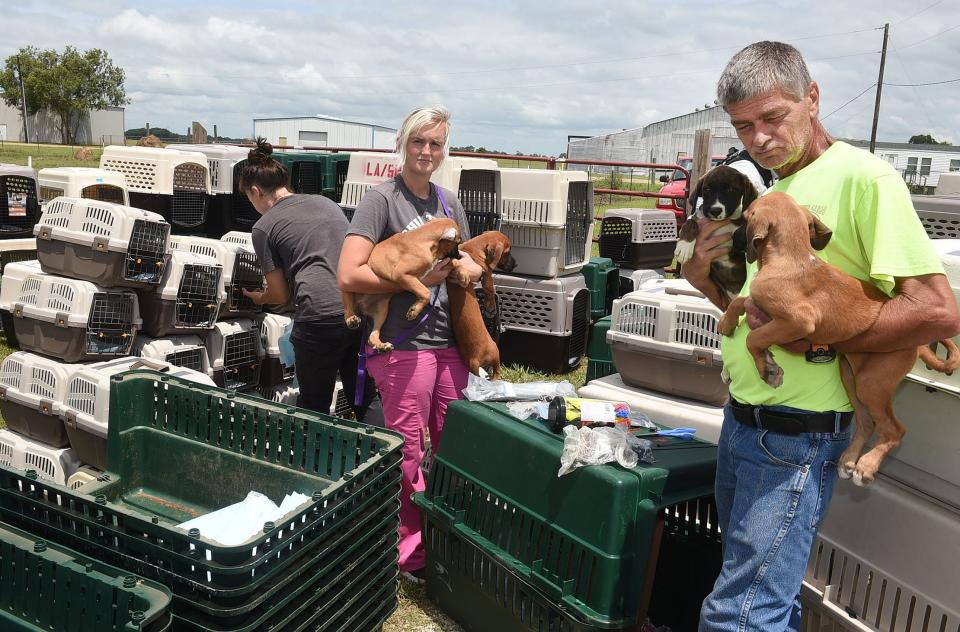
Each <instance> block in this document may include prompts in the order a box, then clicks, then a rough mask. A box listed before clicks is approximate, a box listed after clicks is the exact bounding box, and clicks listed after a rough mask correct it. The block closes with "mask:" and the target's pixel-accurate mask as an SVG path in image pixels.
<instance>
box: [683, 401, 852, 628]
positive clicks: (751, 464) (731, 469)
mask: <svg viewBox="0 0 960 632" xmlns="http://www.w3.org/2000/svg"><path fill="white" fill-rule="evenodd" d="M770 409H771V410H780V411H785V412H804V411H796V409H791V408H786V407H775V406H771V407H770ZM852 429H853V428H852V424H851V425H850V426H848V427H847V428H846V429H845V430H844V431H843V432H838V433H831V432H825V433H803V434H799V435H792V436H791V435H783V434H776V433H773V432H769V431H766V430H760V429H758V428H751V427H749V426H745V425H742V424H740V423H738V422H737V421H736V420H735V419H734V418H733V415H732V414H731V410H730V406H729V404H728V405H727V406H726V407H725V408H724V414H723V428H722V430H721V432H720V442H719V450H718V454H717V483H716V502H717V513H718V515H719V522H720V525H719V526H720V534H721V537H722V539H723V567H722V569H721V571H720V576H719V577H718V578H717V581H716V583H715V584H714V587H713V592H711V593H710V595H708V596H707V598H706V599H705V600H704V602H703V608H702V610H701V612H700V630H701V632H708V631H709V632H733V631H737V632H779V631H781V630H799V629H800V600H799V594H800V585H801V583H802V582H803V576H804V574H805V572H806V568H807V560H808V558H809V557H810V549H811V547H812V546H813V541H814V538H815V536H816V533H817V529H818V528H819V526H820V522H821V520H822V519H823V515H824V513H825V512H826V509H827V505H828V504H829V502H830V498H831V496H832V495H833V485H834V483H835V482H836V479H837V462H838V460H839V459H840V455H841V454H842V453H843V451H844V450H845V449H846V447H847V445H848V444H849V443H850V436H851V433H852Z"/></svg>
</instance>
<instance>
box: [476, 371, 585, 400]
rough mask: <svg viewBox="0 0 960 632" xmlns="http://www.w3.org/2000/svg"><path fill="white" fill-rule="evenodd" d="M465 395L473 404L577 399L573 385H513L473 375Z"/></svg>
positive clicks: (535, 383) (558, 383)
mask: <svg viewBox="0 0 960 632" xmlns="http://www.w3.org/2000/svg"><path fill="white" fill-rule="evenodd" d="M463 394H464V395H465V396H466V397H467V399H469V400H470V401H472V402H503V401H510V400H540V399H552V398H554V397H558V396H559V397H576V396H577V391H576V389H575V388H573V384H571V383H570V382H567V381H566V380H564V381H563V382H525V383H522V384H513V383H511V382H505V381H503V380H488V379H485V378H482V377H480V376H477V375H474V374H473V373H471V374H470V375H469V376H468V377H467V388H465V389H463Z"/></svg>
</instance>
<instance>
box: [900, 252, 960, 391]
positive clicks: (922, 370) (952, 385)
mask: <svg viewBox="0 0 960 632" xmlns="http://www.w3.org/2000/svg"><path fill="white" fill-rule="evenodd" d="M930 243H931V244H932V245H933V247H934V248H935V249H936V250H937V252H938V253H939V254H940V261H941V262H942V263H943V271H944V273H946V275H947V281H948V282H949V283H950V287H951V288H952V289H953V297H954V300H956V302H957V305H958V306H960V239H935V240H932V241H931V242H930ZM953 341H954V342H955V343H956V344H957V345H960V335H958V336H954V338H953ZM934 348H935V349H938V350H939V352H940V355H941V357H942V356H943V349H942V347H939V345H935V346H934ZM911 374H912V376H913V377H914V378H917V380H918V381H921V382H923V381H927V382H929V383H930V385H931V386H933V387H935V388H943V389H946V390H948V391H951V392H954V393H957V394H958V395H960V371H958V372H954V374H953V375H944V374H943V373H937V372H936V371H931V370H928V369H927V367H926V366H925V365H924V364H923V362H921V361H919V360H917V363H916V364H915V365H914V367H913V370H912V371H911Z"/></svg>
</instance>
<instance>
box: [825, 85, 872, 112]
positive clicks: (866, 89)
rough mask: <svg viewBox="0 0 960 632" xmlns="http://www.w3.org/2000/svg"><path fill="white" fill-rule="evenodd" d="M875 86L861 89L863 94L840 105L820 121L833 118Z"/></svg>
mask: <svg viewBox="0 0 960 632" xmlns="http://www.w3.org/2000/svg"><path fill="white" fill-rule="evenodd" d="M876 85H877V84H876V83H871V84H870V85H869V86H867V87H866V88H864V89H863V92H861V93H860V94H858V95H857V96H855V97H853V98H852V99H850V100H849V101H847V102H846V103H844V104H843V105H841V106H840V107H838V108H837V109H836V110H834V111H833V112H831V113H830V114H827V115H826V116H824V117H823V118H821V119H820V120H821V121H823V120H826V119H828V118H830V117H831V116H833V115H834V114H836V113H837V112H839V111H840V110H842V109H843V108H845V107H847V106H848V105H850V104H851V103H853V102H854V101H856V100H857V99H859V98H860V97H862V96H863V95H865V94H866V93H867V92H869V91H870V90H872V89H873V88H874V87H876Z"/></svg>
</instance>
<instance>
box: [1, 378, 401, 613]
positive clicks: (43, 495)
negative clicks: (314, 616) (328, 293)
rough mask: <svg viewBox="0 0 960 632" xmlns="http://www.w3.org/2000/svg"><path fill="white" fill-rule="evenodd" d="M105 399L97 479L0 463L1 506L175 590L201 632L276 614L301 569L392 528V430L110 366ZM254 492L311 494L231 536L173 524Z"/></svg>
mask: <svg viewBox="0 0 960 632" xmlns="http://www.w3.org/2000/svg"><path fill="white" fill-rule="evenodd" d="M110 398H111V403H110V410H111V415H110V427H109V431H108V443H109V446H110V448H109V450H108V457H107V472H105V474H104V475H103V476H101V478H100V480H98V481H96V482H93V483H90V484H88V486H85V487H84V490H83V491H84V493H83V494H78V493H76V492H73V491H71V490H67V489H64V488H62V487H59V486H54V485H48V484H45V483H42V482H40V481H37V480H35V478H31V477H30V476H29V475H26V474H23V473H17V472H13V471H11V470H6V469H0V512H2V515H3V517H4V519H7V520H11V521H15V522H17V523H18V524H20V525H22V526H24V527H25V528H28V529H29V530H30V531H31V532H35V533H43V535H44V536H45V537H48V538H49V539H51V540H54V541H57V542H62V543H63V544H66V545H68V546H71V547H73V548H78V549H89V551H92V552H96V556H97V557H98V559H105V560H107V561H111V562H112V563H116V564H117V565H119V566H122V567H124V568H127V569H128V570H131V571H134V572H140V573H142V574H146V575H147V576H150V577H156V578H157V579H160V580H161V581H163V582H164V583H165V584H167V585H168V586H170V587H171V589H173V591H174V593H175V595H176V600H175V604H174V607H175V614H176V615H177V616H178V618H180V619H182V620H184V621H192V622H194V623H197V624H198V625H199V624H200V623H203V625H204V627H201V628H194V629H215V628H213V627H212V626H211V625H208V623H209V621H210V620H216V621H219V622H221V623H223V622H234V621H237V620H240V619H243V620H245V621H267V620H270V617H271V616H272V614H273V613H274V611H275V610H276V609H277V608H281V607H285V606H286V604H287V603H288V602H290V601H291V599H293V598H294V597H298V595H300V594H301V593H303V592H304V591H305V590H306V587H305V585H304V583H303V581H302V579H300V578H299V575H300V573H301V572H302V571H303V570H304V569H305V568H310V569H312V570H314V571H318V570H322V569H323V568H326V567H327V566H325V565H328V564H329V563H330V561H331V560H333V561H334V562H336V559H337V555H338V554H340V553H341V552H342V550H343V543H345V542H349V541H354V540H356V541H364V540H366V539H372V538H376V537H382V536H384V535H390V534H395V533H396V531H397V528H398V525H399V523H398V518H397V512H398V508H399V503H398V502H397V498H398V496H399V491H400V470H399V463H400V447H401V446H402V439H401V438H400V436H399V435H397V434H395V433H391V432H388V431H382V430H376V429H374V428H372V427H369V426H363V425H360V424H357V423H353V422H348V421H344V420H339V419H334V418H332V417H329V416H327V415H320V414H318V413H312V412H309V411H305V410H301V409H295V408H290V407H285V406H282V405H279V404H273V403H269V402H266V401H264V400H262V399H259V398H254V397H252V396H246V395H242V394H235V393H230V392H228V391H225V390H223V389H218V388H214V387H206V386H201V385H197V384H193V383H190V382H184V381H181V380H178V379H176V378H171V377H169V376H160V375H159V374H157V373H154V372H150V371H134V372H128V373H124V374H120V375H118V376H115V377H114V378H113V380H112V385H111V391H110ZM158 455H162V457H163V458H158ZM216 472H224V473H229V476H220V477H218V476H216V475H215V473H216ZM249 489H258V490H260V491H262V492H263V493H265V494H267V495H268V496H271V497H273V498H275V499H277V496H282V495H283V494H285V493H287V492H290V491H301V492H303V493H308V494H309V493H310V492H311V491H314V492H315V493H314V499H315V500H314V502H313V503H312V505H308V506H307V507H306V508H305V509H303V510H301V511H300V512H298V513H296V514H294V515H293V516H292V517H290V518H288V519H286V520H284V521H282V522H280V523H277V524H276V525H273V528H272V529H265V531H264V533H263V534H262V535H261V536H259V537H256V538H254V539H252V540H250V541H249V542H247V543H246V544H243V545H239V546H235V547H226V546H222V545H219V544H216V543H214V542H212V541H209V540H207V539H205V538H203V537H202V534H201V536H192V535H190V534H188V533H185V532H183V531H182V530H179V529H177V528H176V527H175V526H174V525H175V524H177V523H179V522H181V521H183V520H184V519H187V518H189V517H192V516H193V515H196V514H198V513H203V512H206V511H208V510H211V509H214V508H217V507H220V506H224V505H227V504H230V503H232V502H236V501H238V500H241V499H242V498H243V497H244V496H245V495H246V493H247V491H249ZM338 546H339V547H340V548H339V549H338ZM229 629H240V628H229ZM242 629H251V630H252V629H255V628H254V627H252V626H248V627H244V628H242Z"/></svg>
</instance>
